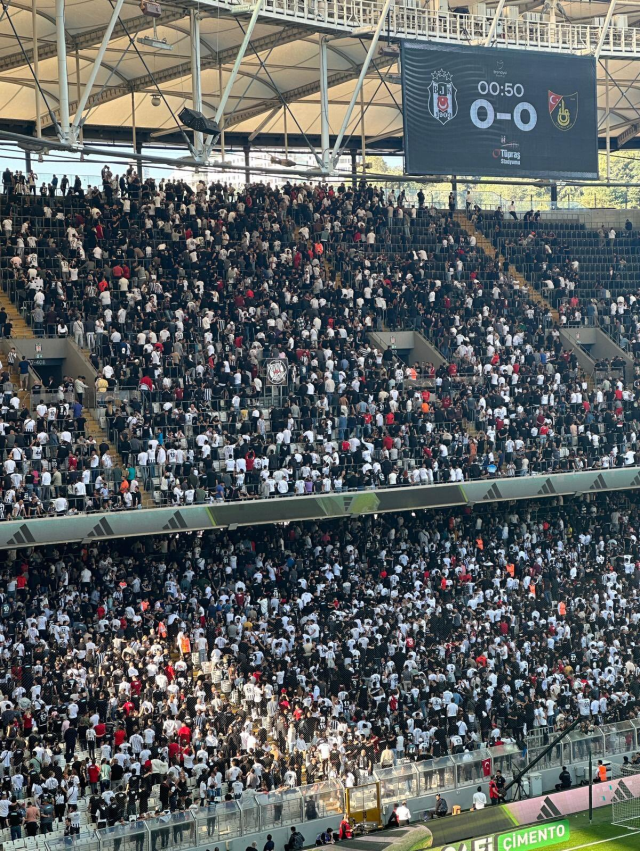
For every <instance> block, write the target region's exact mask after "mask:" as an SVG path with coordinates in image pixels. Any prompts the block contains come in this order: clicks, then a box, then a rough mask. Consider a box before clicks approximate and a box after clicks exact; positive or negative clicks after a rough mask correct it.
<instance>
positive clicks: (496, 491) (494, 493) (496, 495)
mask: <svg viewBox="0 0 640 851" xmlns="http://www.w3.org/2000/svg"><path fill="white" fill-rule="evenodd" d="M502 498H503V496H502V494H501V493H500V488H499V487H498V485H491V487H490V488H489V490H488V491H487V492H486V494H485V495H484V496H483V497H482V501H483V502H485V501H486V500H489V499H502Z"/></svg>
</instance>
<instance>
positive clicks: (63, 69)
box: [36, 0, 71, 142]
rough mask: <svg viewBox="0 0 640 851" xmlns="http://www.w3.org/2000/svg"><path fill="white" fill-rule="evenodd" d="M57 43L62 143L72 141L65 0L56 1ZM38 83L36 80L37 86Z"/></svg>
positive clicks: (60, 135)
mask: <svg viewBox="0 0 640 851" xmlns="http://www.w3.org/2000/svg"><path fill="white" fill-rule="evenodd" d="M56 43H57V50H58V86H59V89H60V127H59V130H58V136H59V138H60V141H61V142H69V141H71V135H70V132H69V79H68V77H67V42H66V40H65V32H64V0H56ZM37 84H38V81H37V80H36V85H37Z"/></svg>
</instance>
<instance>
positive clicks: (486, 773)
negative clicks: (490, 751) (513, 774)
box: [482, 758, 491, 777]
mask: <svg viewBox="0 0 640 851" xmlns="http://www.w3.org/2000/svg"><path fill="white" fill-rule="evenodd" d="M482 776H483V777H490V776H491V760H490V759H489V758H487V759H483V760H482Z"/></svg>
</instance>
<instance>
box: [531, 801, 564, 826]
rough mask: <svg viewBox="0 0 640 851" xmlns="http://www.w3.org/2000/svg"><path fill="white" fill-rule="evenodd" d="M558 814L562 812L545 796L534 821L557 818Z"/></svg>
mask: <svg viewBox="0 0 640 851" xmlns="http://www.w3.org/2000/svg"><path fill="white" fill-rule="evenodd" d="M559 815H562V814H561V812H560V810H559V809H558V808H557V807H556V805H555V804H554V803H553V801H552V800H551V798H545V799H544V801H543V802H542V806H541V807H540V812H539V813H538V818H537V819H536V821H546V820H547V819H552V818H557V817H558V816H559Z"/></svg>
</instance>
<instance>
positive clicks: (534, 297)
mask: <svg viewBox="0 0 640 851" xmlns="http://www.w3.org/2000/svg"><path fill="white" fill-rule="evenodd" d="M454 217H455V221H456V222H457V223H458V224H459V225H460V227H461V229H462V230H463V231H464V232H465V233H466V234H467V235H468V236H470V235H471V233H473V235H474V236H475V238H476V242H477V244H478V247H479V248H482V250H483V251H484V252H485V254H487V255H488V256H489V257H493V258H494V259H495V260H496V262H500V254H499V252H497V251H496V249H495V248H494V247H493V244H492V243H491V242H490V241H489V240H488V239H487V237H486V236H485V235H484V234H483V233H482V231H480V230H477V229H476V227H475V226H474V224H473V223H472V222H471V221H470V220H469V219H468V218H467V216H466V214H465V213H463V212H462V211H461V210H457V211H456V213H455V214H454ZM510 275H511V277H512V278H513V279H514V280H515V281H517V282H518V284H519V285H520V287H521V288H522V289H523V290H525V291H526V293H527V295H528V297H529V298H530V299H531V301H533V302H535V303H536V304H537V305H538V307H541V308H543V309H544V310H550V311H551V315H552V316H553V321H554V322H555V323H556V325H559V324H560V314H559V313H558V311H557V310H556V309H555V307H553V306H552V305H551V304H549V302H548V301H547V300H546V298H544V296H543V295H542V294H541V293H540V292H538V290H537V289H536V288H535V287H533V286H532V285H531V284H530V283H529V281H527V279H526V278H525V277H523V275H521V274H520V272H518V270H517V269H515V268H512V269H511V271H510Z"/></svg>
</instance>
